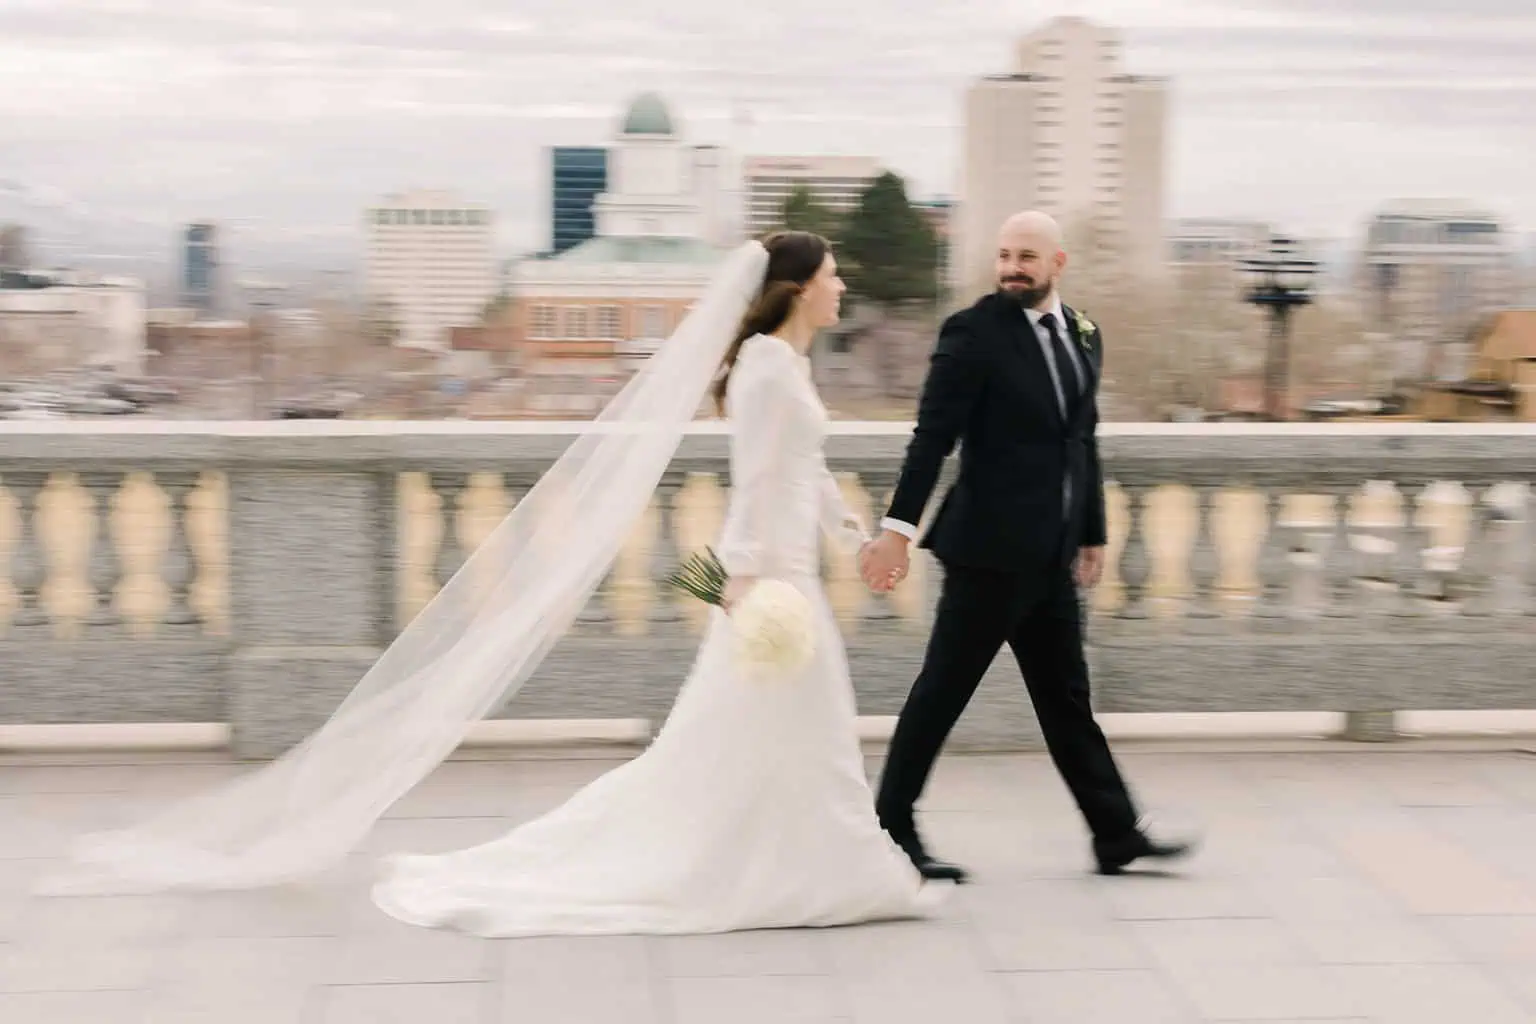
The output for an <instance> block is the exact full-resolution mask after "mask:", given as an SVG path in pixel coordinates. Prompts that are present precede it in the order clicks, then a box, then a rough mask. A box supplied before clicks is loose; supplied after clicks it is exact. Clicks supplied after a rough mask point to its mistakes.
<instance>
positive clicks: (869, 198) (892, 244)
mask: <svg viewBox="0 0 1536 1024" xmlns="http://www.w3.org/2000/svg"><path fill="white" fill-rule="evenodd" d="M840 241H841V243H842V244H841V245H840V246H839V248H838V264H839V267H840V270H841V272H842V275H843V278H844V280H846V281H847V282H848V288H849V290H850V291H852V292H853V293H854V294H856V295H859V296H861V297H863V298H865V299H868V300H870V301H872V302H875V303H878V304H881V305H893V304H896V303H900V302H911V301H919V302H933V301H934V300H935V299H936V298H937V297H938V291H939V241H938V238H937V237H936V236H935V235H934V232H933V228H932V226H931V225H930V224H929V223H928V221H927V219H926V218H924V217H923V215H922V214H921V213H919V212H918V211H917V209H916V208H914V207H913V205H912V203H911V202H910V201H909V200H908V199H907V189H906V185H905V184H904V183H903V182H902V180H901V178H900V177H898V176H897V175H895V174H892V173H891V172H890V171H887V172H885V173H884V174H882V175H880V176H879V177H878V178H876V179H875V180H874V181H873V182H871V183H870V186H869V188H867V189H866V190H865V191H864V194H863V196H861V197H860V199H859V205H858V208H857V209H855V210H854V211H853V213H852V214H850V215H849V217H848V223H847V225H846V227H845V228H844V229H843V232H842V238H841V239H840Z"/></svg>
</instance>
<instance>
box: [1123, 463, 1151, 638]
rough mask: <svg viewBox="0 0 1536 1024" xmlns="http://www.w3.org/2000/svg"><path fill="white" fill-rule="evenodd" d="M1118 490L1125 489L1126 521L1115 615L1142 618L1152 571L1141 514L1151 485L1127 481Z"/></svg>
mask: <svg viewBox="0 0 1536 1024" xmlns="http://www.w3.org/2000/svg"><path fill="white" fill-rule="evenodd" d="M1121 490H1122V491H1124V492H1125V511H1126V519H1127V520H1128V521H1127V524H1126V535H1125V548H1124V550H1122V551H1121V552H1120V567H1119V576H1120V582H1121V586H1122V588H1123V597H1122V598H1121V601H1120V610H1119V611H1118V612H1117V613H1116V617H1117V618H1121V619H1145V618H1146V617H1147V599H1146V593H1147V580H1148V579H1149V578H1150V577H1151V575H1152V561H1151V557H1150V553H1149V551H1148V548H1147V536H1146V522H1145V518H1146V509H1147V495H1148V494H1150V493H1151V490H1152V489H1151V488H1150V487H1148V486H1146V485H1143V484H1129V485H1121Z"/></svg>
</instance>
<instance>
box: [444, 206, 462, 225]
mask: <svg viewBox="0 0 1536 1024" xmlns="http://www.w3.org/2000/svg"><path fill="white" fill-rule="evenodd" d="M446 219H447V221H448V226H449V227H455V228H456V227H458V226H459V225H460V224H462V223H463V222H464V211H463V210H448V211H446Z"/></svg>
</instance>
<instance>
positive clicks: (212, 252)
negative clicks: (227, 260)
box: [181, 223, 222, 315]
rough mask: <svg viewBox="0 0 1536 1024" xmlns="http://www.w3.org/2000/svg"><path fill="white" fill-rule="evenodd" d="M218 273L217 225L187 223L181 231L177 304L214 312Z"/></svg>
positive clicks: (218, 285) (209, 312) (217, 300)
mask: <svg viewBox="0 0 1536 1024" xmlns="http://www.w3.org/2000/svg"><path fill="white" fill-rule="evenodd" d="M219 271H220V263H219V229H218V225H216V224H207V223H200V224H188V225H187V226H186V228H185V229H184V230H183V232H182V245H181V304H182V305H183V306H186V307H188V308H190V309H195V310H197V311H198V312H199V313H203V314H209V315H211V314H213V313H217V312H218V308H219V299H220V290H219V289H220V286H221V284H222V281H221V278H220V273H219Z"/></svg>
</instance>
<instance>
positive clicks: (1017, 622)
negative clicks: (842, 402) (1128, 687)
mask: <svg viewBox="0 0 1536 1024" xmlns="http://www.w3.org/2000/svg"><path fill="white" fill-rule="evenodd" d="M1066 263H1067V257H1066V253H1064V252H1063V251H1062V242H1061V232H1060V229H1059V228H1058V227H1057V225H1056V223H1055V221H1053V220H1052V219H1051V218H1050V217H1048V216H1047V215H1045V214H1043V213H1038V212H1030V213H1021V214H1017V215H1015V216H1013V217H1011V218H1010V219H1009V220H1008V221H1007V223H1005V224H1004V225H1003V227H1002V230H1001V232H1000V234H999V237H998V245H997V290H996V291H995V292H994V293H993V294H991V295H988V296H986V297H985V298H983V299H981V300H980V301H978V302H977V303H976V304H975V305H974V306H972V307H970V308H969V309H966V310H962V311H961V312H959V313H956V314H955V315H953V316H951V317H950V318H949V319H948V321H946V322H945V324H944V326H943V329H942V331H941V332H940V334H939V340H938V344H937V346H936V347H935V348H934V351H933V356H932V361H931V365H930V367H929V371H928V377H927V380H926V381H925V382H924V385H923V393H922V399H921V401H920V403H919V406H918V413H917V427H916V429H915V430H914V431H913V434H912V440H911V443H910V445H909V446H908V448H907V457H906V461H905V463H904V464H903V465H902V469H901V477H900V480H899V482H898V483H897V486H896V494H895V497H894V498H893V499H892V501H891V507H890V510H889V513H888V514H887V516H886V518H885V520H884V522H883V523H882V524H881V525H882V527H883V530H882V532H881V534H880V535H879V536H878V537H877V538H876V539H875V540H874V541H872V542H870V543H869V544H868V545H866V547H865V549H864V551H863V552H862V553H861V555H860V569H861V572H862V574H863V576H864V579H865V582H866V583H868V584H869V586H870V587H872V588H874V589H876V590H888V589H889V588H890V587H892V586H894V585H895V584H896V583H897V582H899V581H900V580H901V579H902V578H904V577H905V576H906V574H907V570H908V567H909V558H910V553H909V551H908V546H909V545H910V543H911V541H912V539H913V538H914V537H915V536H916V534H917V529H916V524H917V523H918V522H920V521H921V519H922V515H923V509H924V508H925V507H926V506H927V504H928V499H929V498H930V497H931V496H932V494H933V491H934V488H935V486H936V485H937V483H938V479H939V471H940V468H941V467H942V465H943V463H944V459H945V458H946V457H947V456H948V455H949V453H950V452H951V451H953V450H954V448H955V445H956V443H957V442H958V443H960V446H961V447H960V473H959V477H958V479H957V481H956V483H955V486H954V488H953V489H952V490H951V491H950V493H949V494H948V495H947V496H946V498H945V499H944V501H943V504H942V505H941V506H940V508H939V511H938V514H937V515H936V516H935V518H934V521H933V526H932V527H931V529H930V530H929V531H928V533H927V535H926V536H925V538H924V539H923V541H922V546H923V547H925V548H928V549H930V550H932V551H933V553H934V555H935V556H936V557H937V558H938V560H939V561H940V562H941V563H942V564H943V567H944V584H943V590H942V593H941V595H940V597H939V603H938V610H937V615H936V618H935V621H934V625H933V632H932V634H931V636H930V637H929V640H928V649H927V653H926V655H925V656H924V660H923V667H922V670H921V671H920V672H919V674H918V677H917V681H916V682H915V683H914V684H913V686H912V691H911V693H910V695H909V696H908V697H907V703H906V706H905V707H904V708H903V709H902V712H901V717H900V719H899V720H898V721H897V723H896V731H895V734H894V736H892V738H891V745H890V750H889V753H888V755H887V758H886V764H885V774H884V777H883V778H882V779H881V783H880V793H879V797H878V800H877V809H878V812H879V815H880V822H881V824H882V825H884V826H885V828H886V830H887V831H888V832H890V834H891V836H892V837H893V838H894V839H895V840H896V842H897V843H898V844H900V846H901V847H902V849H903V850H905V851H906V853H907V855H908V856H909V857H911V858H912V861H913V863H914V864H916V865H917V867H918V869H919V870H921V871H922V873H923V874H924V875H925V876H927V877H928V878H934V879H952V880H955V881H964V880H965V877H966V874H965V871H964V870H963V869H962V868H960V867H958V866H956V865H953V864H947V863H945V862H943V861H940V860H937V859H935V858H934V857H933V856H932V855H930V854H929V853H928V851H927V850H926V848H925V847H924V846H923V843H922V840H921V839H920V838H919V836H918V833H917V826H916V823H915V821H914V817H913V808H914V805H915V804H916V802H917V799H918V797H919V796H921V795H922V792H923V786H924V784H925V783H926V782H927V781H928V774H929V772H930V771H931V770H932V768H933V762H934V759H935V758H936V757H937V756H938V753H939V749H940V748H941V747H942V746H943V745H944V741H945V739H946V738H947V737H948V736H949V733H950V730H951V729H952V728H953V727H954V724H955V721H956V720H957V719H958V718H959V717H960V713H961V712H962V711H964V710H965V706H966V704H967V703H968V702H969V701H970V699H971V695H972V694H973V693H975V691H976V686H977V684H979V683H980V682H981V678H982V676H983V675H984V674H985V673H986V671H987V669H988V667H989V666H990V665H991V663H992V660H993V658H994V657H996V655H997V653H998V651H999V650H1000V649H1001V648H1002V646H1003V644H1007V645H1008V646H1009V647H1010V648H1011V649H1012V650H1013V656H1014V658H1015V659H1016V660H1017V661H1018V664H1019V670H1020V671H1021V672H1022V673H1023V674H1024V684H1025V686H1026V687H1027V688H1028V690H1029V696H1030V700H1031V701H1032V702H1033V704H1034V707H1035V713H1036V715H1037V716H1038V717H1039V719H1040V727H1041V730H1042V732H1043V733H1044V734H1045V742H1046V746H1047V747H1048V748H1049V750H1050V754H1051V759H1052V760H1053V761H1054V762H1055V764H1056V768H1057V770H1058V771H1059V772H1060V773H1061V776H1062V778H1063V779H1064V780H1065V781H1066V784H1067V788H1068V789H1069V790H1071V792H1072V796H1073V798H1074V799H1075V800H1076V802H1077V806H1078V808H1079V809H1080V810H1081V811H1082V813H1083V816H1084V817H1085V818H1086V819H1087V822H1088V828H1089V830H1090V831H1091V832H1092V834H1093V852H1094V856H1095V859H1096V861H1097V865H1098V870H1099V871H1100V872H1101V873H1103V874H1118V873H1119V872H1120V871H1121V870H1122V869H1123V868H1125V867H1126V866H1127V865H1129V864H1130V863H1132V862H1133V861H1138V860H1141V859H1142V858H1160V859H1170V858H1176V857H1181V856H1183V855H1184V854H1186V853H1188V852H1189V851H1190V849H1191V847H1190V844H1189V843H1187V842H1179V841H1170V840H1165V839H1159V838H1156V837H1154V836H1153V835H1151V834H1150V833H1149V832H1148V831H1147V830H1146V828H1145V827H1144V826H1143V824H1142V822H1141V821H1140V820H1139V819H1138V816H1137V812H1136V808H1135V805H1134V803H1133V802H1132V799H1131V795H1130V793H1129V792H1127V790H1126V786H1125V782H1124V781H1123V780H1122V779H1121V777H1120V772H1119V770H1118V769H1117V768H1116V766H1115V761H1114V758H1113V757H1112V756H1111V754H1110V750H1109V744H1108V743H1107V742H1106V741H1105V739H1104V733H1103V732H1102V731H1101V730H1100V729H1099V726H1098V723H1097V722H1095V721H1094V717H1093V709H1092V707H1091V705H1090V702H1089V695H1088V668H1087V664H1086V662H1085V661H1084V658H1083V633H1082V619H1081V617H1080V615H1081V613H1080V608H1079V597H1078V592H1079V589H1080V588H1086V587H1092V586H1093V585H1094V584H1096V583H1097V582H1098V580H1099V577H1100V575H1101V574H1102V572H1103V569H1104V544H1105V522H1104V480H1103V472H1102V470H1101V468H1100V466H1099V451H1098V445H1097V442H1096V441H1095V438H1094V432H1095V428H1096V427H1097V426H1098V419H1099V417H1098V408H1097V404H1096V400H1095V392H1096V389H1097V387H1098V382H1099V376H1100V372H1101V366H1102V359H1103V339H1102V337H1101V336H1100V333H1099V330H1098V328H1097V327H1095V326H1094V325H1093V324H1092V323H1090V322H1089V321H1088V320H1087V319H1086V318H1085V317H1083V316H1082V314H1080V313H1078V312H1076V311H1075V310H1072V309H1069V308H1067V307H1065V306H1063V305H1062V304H1061V300H1060V298H1059V297H1058V295H1057V289H1056V284H1057V281H1058V279H1059V276H1060V274H1061V272H1062V270H1063V269H1064V268H1065V266H1066Z"/></svg>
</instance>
